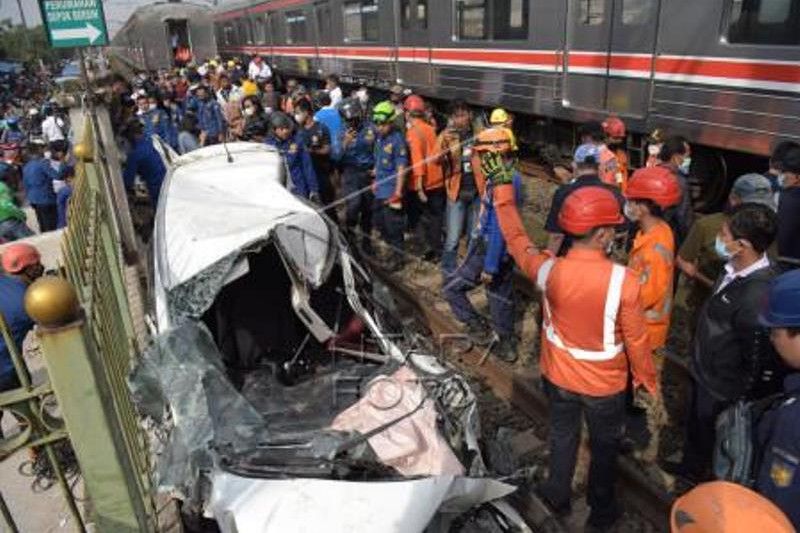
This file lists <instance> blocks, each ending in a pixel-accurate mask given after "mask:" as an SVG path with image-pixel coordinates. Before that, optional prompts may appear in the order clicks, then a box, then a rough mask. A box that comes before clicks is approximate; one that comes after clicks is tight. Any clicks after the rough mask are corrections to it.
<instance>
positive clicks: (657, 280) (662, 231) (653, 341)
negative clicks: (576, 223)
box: [628, 221, 675, 350]
mask: <svg viewBox="0 0 800 533" xmlns="http://www.w3.org/2000/svg"><path fill="white" fill-rule="evenodd" d="M628 266H629V267H630V268H631V269H633V270H634V271H635V272H636V273H637V274H638V276H639V284H640V285H641V295H640V298H641V301H642V307H643V308H644V319H645V323H646V325H647V336H648V338H649V339H650V347H651V348H652V349H653V350H656V349H658V348H662V347H663V346H664V345H665V344H666V343H667V332H668V330H669V321H670V315H671V314H672V293H673V290H672V286H673V280H674V276H675V239H674V237H673V235H672V229H671V228H670V227H669V224H667V223H666V222H664V221H661V222H659V223H658V225H656V226H654V227H652V228H650V230H649V231H647V233H644V232H643V231H642V230H639V231H638V232H637V233H636V237H635V239H634V241H633V248H632V249H631V253H630V256H629V259H628Z"/></svg>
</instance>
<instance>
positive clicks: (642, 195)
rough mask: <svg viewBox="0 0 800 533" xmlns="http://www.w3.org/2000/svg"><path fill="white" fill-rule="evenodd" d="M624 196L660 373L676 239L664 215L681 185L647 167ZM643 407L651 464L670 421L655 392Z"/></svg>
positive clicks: (631, 261)
mask: <svg viewBox="0 0 800 533" xmlns="http://www.w3.org/2000/svg"><path fill="white" fill-rule="evenodd" d="M625 198H626V202H625V216H626V217H627V218H628V220H630V221H631V222H633V223H635V224H636V225H637V226H638V228H639V229H638V231H637V232H636V237H635V238H634V241H633V248H632V249H631V252H630V255H629V257H628V267H629V268H630V269H631V270H633V271H634V272H636V273H637V274H638V276H639V283H640V285H641V292H640V300H641V303H642V308H643V310H644V319H645V325H646V328H647V337H648V340H649V341H650V348H651V349H652V350H653V351H655V360H654V364H655V367H656V370H657V372H658V373H659V374H660V373H661V368H662V365H663V363H664V358H663V354H661V353H659V352H658V350H660V349H661V348H663V347H664V345H665V344H666V343H667V331H668V330H669V321H670V316H671V314H672V295H673V290H672V284H673V280H674V277H675V237H674V236H673V235H672V228H670V226H669V224H668V223H667V222H666V221H665V220H664V218H663V217H664V213H665V212H666V210H667V209H670V208H672V207H674V206H676V205H678V203H679V202H680V200H681V188H680V184H679V183H678V180H677V179H676V178H675V176H674V175H673V174H672V172H670V171H669V169H666V168H664V167H652V168H643V169H639V170H637V171H636V172H634V174H633V177H632V178H631V179H630V181H629V182H628V187H627V191H626V193H625ZM645 408H646V417H647V427H648V430H649V432H650V441H649V443H648V445H647V448H646V449H645V450H644V453H643V454H642V456H641V458H642V459H644V460H645V461H650V462H652V461H655V460H656V458H657V456H658V446H659V442H660V439H659V435H660V432H661V428H662V427H663V426H664V425H665V424H666V422H667V419H666V410H665V409H664V402H663V398H662V397H661V396H660V395H658V396H656V397H655V401H654V402H652V404H650V405H646V406H645Z"/></svg>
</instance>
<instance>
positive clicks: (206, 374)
mask: <svg viewBox="0 0 800 533" xmlns="http://www.w3.org/2000/svg"><path fill="white" fill-rule="evenodd" d="M165 159H166V161H167V163H168V168H169V171H168V176H167V179H166V181H165V182H164V186H163V189H162V192H161V200H160V203H159V208H158V213H157V217H156V227H155V232H154V237H153V246H154V258H155V261H154V263H155V264H154V283H153V285H154V287H153V288H154V296H155V304H156V320H155V322H156V329H157V332H158V335H157V337H156V341H155V343H154V345H153V347H152V349H150V350H149V351H148V353H147V356H146V357H145V358H144V360H143V361H142V362H141V364H140V365H139V367H138V368H137V369H135V371H134V373H133V375H132V377H131V388H132V389H133V391H134V394H135V397H136V398H137V403H138V405H139V409H140V412H141V413H142V414H144V415H146V416H147V417H149V418H151V419H153V420H155V421H156V423H157V426H156V427H157V428H158V429H159V430H163V434H164V435H166V437H165V439H164V443H163V449H161V450H159V451H158V454H157V476H158V483H159V488H160V490H163V491H169V492H170V494H172V495H174V496H175V497H177V498H180V499H181V500H183V501H184V502H185V506H184V507H185V508H193V509H196V510H197V511H198V512H202V513H203V514H204V515H205V516H206V517H209V518H213V519H214V520H215V521H216V522H217V525H218V526H219V528H220V529H221V530H222V531H224V532H239V533H249V532H253V533H255V532H266V531H270V532H272V531H275V532H291V531H326V532H348V533H350V532H361V531H363V532H370V533H373V532H387V531H397V532H401V531H402V532H413V531H423V530H428V531H448V530H453V529H452V528H453V527H455V526H453V524H454V523H455V524H458V523H459V521H458V520H456V521H455V522H454V521H453V520H454V518H455V517H457V516H458V515H460V514H462V513H464V512H465V511H469V510H471V509H472V510H474V509H475V508H477V507H478V506H482V505H483V508H484V509H485V508H486V506H487V505H489V506H490V507H491V508H492V509H493V510H494V511H496V512H497V514H498V516H499V515H503V517H504V518H503V519H502V520H500V519H498V524H501V523H502V524H505V527H503V528H500V527H499V526H498V529H497V531H503V530H515V531H526V530H527V528H526V527H525V526H524V524H523V523H522V521H521V520H520V519H519V516H518V515H516V514H515V513H514V512H513V510H512V509H511V508H510V507H509V506H508V505H507V504H505V503H504V502H502V501H501V500H500V499H501V498H502V497H504V496H505V495H507V494H509V493H511V492H512V491H513V490H514V487H512V486H510V485H507V484H505V483H501V482H499V481H496V480H493V479H491V478H489V477H486V468H485V466H484V463H483V460H482V457H481V452H480V449H479V448H478V434H479V428H478V416H477V411H476V400H475V397H474V395H473V393H472V391H471V390H470V388H469V386H468V383H467V381H466V380H465V379H464V378H463V377H462V376H461V375H460V374H459V373H458V372H456V371H455V370H454V369H453V368H452V367H450V366H448V365H447V364H444V363H442V362H441V361H439V360H438V359H437V358H436V357H435V355H436V354H435V353H434V352H433V348H432V347H431V346H429V345H428V344H427V340H426V338H425V335H424V334H423V333H424V332H423V331H421V329H420V326H419V324H418V323H417V322H416V320H415V318H414V316H413V313H411V312H409V310H403V309H398V308H397V305H398V304H397V302H396V301H395V300H394V299H393V298H392V297H391V294H390V292H389V291H388V289H387V288H386V287H385V286H384V285H382V284H381V283H379V282H377V281H376V280H374V279H372V276H371V275H370V274H369V272H368V271H366V270H365V269H364V268H363V267H362V266H360V265H359V264H358V263H357V261H356V260H355V259H354V257H353V256H352V255H351V252H350V251H349V248H348V246H347V243H346V242H345V241H344V240H343V239H342V237H341V236H340V234H339V232H338V231H337V229H336V226H335V225H334V224H333V223H332V222H331V221H330V220H329V219H327V218H326V217H325V216H323V215H321V214H320V213H319V212H318V211H317V209H316V208H315V207H314V206H313V205H311V204H309V203H306V202H305V201H303V200H301V199H299V198H297V197H296V196H294V195H292V194H291V193H290V192H289V191H288V190H287V189H286V188H285V187H284V180H285V178H284V171H283V163H282V161H281V159H280V156H279V154H278V153H277V152H275V151H273V150H272V149H270V148H268V147H265V146H262V145H256V144H250V143H234V144H228V145H227V146H222V145H218V146H213V147H208V148H203V149H201V150H198V151H196V152H192V153H190V154H187V155H184V156H181V157H177V156H175V155H174V154H172V153H166V154H165ZM157 433H158V431H157ZM487 502H493V503H489V504H487ZM462 522H463V517H462ZM456 530H457V528H456Z"/></svg>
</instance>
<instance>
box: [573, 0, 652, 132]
mask: <svg viewBox="0 0 800 533" xmlns="http://www.w3.org/2000/svg"><path fill="white" fill-rule="evenodd" d="M659 4H660V0H569V4H568V5H569V11H568V14H567V23H566V24H567V27H566V37H565V47H564V48H565V56H564V65H563V67H564V78H563V83H564V87H563V94H564V96H563V104H564V106H565V107H567V108H571V109H576V110H578V111H592V112H600V113H606V112H608V111H614V112H617V113H619V114H622V115H630V116H634V117H644V116H645V115H646V114H647V107H648V95H649V88H650V79H651V73H652V54H653V51H654V47H655V41H656V34H657V28H658V13H659Z"/></svg>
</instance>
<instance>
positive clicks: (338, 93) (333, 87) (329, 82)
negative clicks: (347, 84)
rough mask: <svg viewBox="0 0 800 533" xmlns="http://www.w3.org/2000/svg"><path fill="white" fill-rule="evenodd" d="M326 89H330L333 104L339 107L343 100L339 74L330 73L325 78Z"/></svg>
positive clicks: (329, 93) (329, 94)
mask: <svg viewBox="0 0 800 533" xmlns="http://www.w3.org/2000/svg"><path fill="white" fill-rule="evenodd" d="M325 90H326V91H328V96H330V97H331V106H333V107H337V106H338V105H339V102H341V101H342V88H341V87H339V76H337V75H336V74H330V75H328V77H327V78H325Z"/></svg>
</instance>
